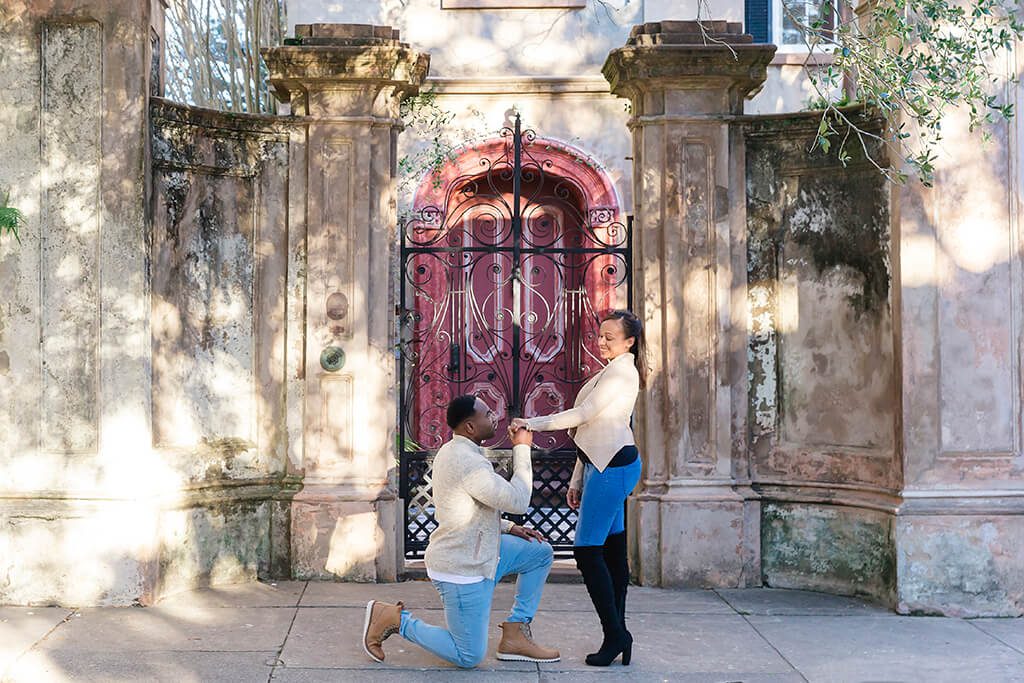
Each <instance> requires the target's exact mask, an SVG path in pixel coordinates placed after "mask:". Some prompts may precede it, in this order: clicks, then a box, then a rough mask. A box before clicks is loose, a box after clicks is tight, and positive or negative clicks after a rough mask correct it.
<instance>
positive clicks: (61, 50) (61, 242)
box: [39, 21, 104, 453]
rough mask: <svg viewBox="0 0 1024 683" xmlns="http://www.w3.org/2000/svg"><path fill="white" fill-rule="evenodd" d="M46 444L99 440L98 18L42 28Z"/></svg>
mask: <svg viewBox="0 0 1024 683" xmlns="http://www.w3.org/2000/svg"><path fill="white" fill-rule="evenodd" d="M40 58H41V74H40V90H41V107H42V116H41V121H40V153H41V157H42V159H41V160H42V169H43V170H42V178H43V196H42V206H41V212H40V213H41V221H40V226H39V227H40V234H41V236H42V238H41V240H40V256H39V258H40V264H39V265H40V275H39V277H40V292H41V301H42V306H41V310H40V316H39V319H40V330H39V332H40V339H41V342H42V349H41V351H42V354H41V366H40V368H39V370H40V374H41V380H42V381H41V383H42V396H41V401H42V405H41V406H40V414H41V416H42V419H41V424H40V430H41V431H40V443H41V444H42V447H43V449H44V450H47V451H51V452H59V453H92V452H95V450H96V448H97V447H98V445H99V438H100V436H99V411H100V406H99V402H98V399H99V380H100V377H99V346H100V291H101V287H102V282H101V277H102V273H100V267H99V266H100V247H101V244H102V240H101V237H100V232H101V230H102V221H101V213H102V206H101V202H100V180H101V164H102V150H101V144H102V126H103V121H102V117H103V113H104V88H103V34H102V27H101V26H100V24H99V23H98V22H95V21H84V22H75V23H66V22H55V23H47V22H44V23H43V27H42V33H41V48H40Z"/></svg>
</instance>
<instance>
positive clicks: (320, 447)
mask: <svg viewBox="0 0 1024 683" xmlns="http://www.w3.org/2000/svg"><path fill="white" fill-rule="evenodd" d="M295 33H296V37H295V38H293V39H290V40H287V41H285V42H286V44H285V45H284V46H282V47H276V48H272V49H268V50H264V53H263V54H264V58H265V59H266V62H267V65H268V66H269V68H270V72H271V75H270V81H271V83H272V84H273V86H274V88H275V91H276V94H277V96H278V97H279V99H281V100H282V101H285V102H289V103H290V105H291V111H292V114H293V115H294V116H296V117H300V118H301V120H303V121H304V122H305V123H306V128H305V130H306V140H305V143H306V149H307V150H308V153H307V154H306V155H304V158H297V159H296V162H295V163H298V164H302V165H303V166H304V168H302V169H296V170H297V171H298V173H297V174H296V175H298V176H300V177H304V180H305V183H306V201H305V205H304V206H301V204H300V206H299V210H300V211H304V213H305V217H306V224H307V232H306V242H305V253H306V257H307V262H306V282H307V287H306V293H305V294H306V297H305V313H306V325H305V330H304V332H305V357H306V360H305V367H304V373H305V386H304V389H305V392H306V396H305V408H304V411H305V412H304V417H303V418H302V420H303V444H302V446H301V447H300V448H296V449H295V450H293V459H295V458H298V459H300V461H301V462H299V463H296V464H298V465H299V467H300V469H301V470H302V472H303V475H304V479H303V483H304V488H303V490H302V491H301V492H300V493H299V494H298V495H296V497H295V498H294V500H293V507H292V572H293V575H294V576H295V577H296V578H342V579H347V580H357V581H375V580H377V581H389V580H395V578H396V574H397V562H398V552H399V550H398V547H399V546H398V545H397V544H396V540H397V539H398V538H399V531H400V528H399V527H400V524H401V514H400V508H399V504H398V500H397V495H396V491H395V486H394V477H393V476H391V474H392V470H393V468H394V466H395V437H394V424H395V416H396V414H397V406H396V392H395V377H394V367H395V360H394V354H393V353H392V334H391V325H392V320H393V315H394V314H393V306H392V304H391V293H390V291H389V290H390V282H391V274H390V269H389V265H390V262H391V259H392V252H393V250H394V247H395V243H396V237H395V235H396V232H395V222H396V209H395V207H396V199H395V184H394V175H395V165H396V141H397V135H398V131H399V129H400V127H401V122H400V119H399V118H398V106H399V103H400V102H401V100H402V99H403V98H404V97H406V96H408V95H411V94H415V93H416V92H418V88H419V85H420V84H421V83H422V82H423V79H424V78H425V77H426V75H427V69H428V65H429V57H428V56H427V55H426V54H423V53H420V52H416V51H415V50H412V49H410V48H409V46H408V45H407V44H405V43H401V42H399V40H398V31H396V30H393V29H392V28H390V27H387V26H367V25H355V24H313V25H305V26H304V25H299V26H296V27H295ZM300 248H301V247H300ZM295 453H297V456H296V455H294V454H295Z"/></svg>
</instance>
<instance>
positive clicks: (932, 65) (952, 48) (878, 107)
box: [783, 0, 1024, 185]
mask: <svg viewBox="0 0 1024 683" xmlns="http://www.w3.org/2000/svg"><path fill="white" fill-rule="evenodd" d="M799 1H800V2H802V0H799ZM783 6H784V9H785V12H786V15H787V17H788V18H789V19H790V20H791V21H792V22H793V24H794V25H795V26H796V27H798V28H799V30H800V31H801V32H802V35H803V39H804V42H805V45H806V48H807V49H808V50H809V51H811V52H819V53H820V52H830V53H832V55H833V61H832V63H831V64H828V65H826V66H822V67H817V68H812V67H807V71H808V75H809V77H810V80H811V83H812V84H813V87H814V89H815V91H816V93H817V96H818V97H817V98H816V100H815V101H814V103H813V106H814V107H815V108H818V109H821V110H822V117H821V122H820V124H819V127H818V135H817V138H816V141H815V145H816V146H817V147H818V148H820V149H821V150H822V151H823V152H825V153H829V152H835V153H836V154H838V156H839V158H840V160H842V161H843V162H845V161H847V160H849V158H850V153H849V149H850V145H858V146H860V147H862V148H863V149H864V151H865V153H866V152H867V149H868V144H867V143H868V141H869V138H877V139H878V141H880V142H882V143H883V144H884V145H885V147H886V149H887V150H888V156H889V159H888V160H881V159H872V161H873V162H875V164H876V166H878V168H879V170H880V171H881V172H882V173H884V174H885V175H886V176H887V177H889V178H890V179H892V180H896V181H899V182H903V181H905V180H906V179H907V178H908V176H916V177H917V178H918V179H920V180H921V182H923V183H924V184H925V185H931V183H932V179H933V175H934V171H935V161H936V157H937V151H938V149H939V148H940V146H941V144H942V126H943V121H944V120H947V116H948V115H949V114H950V113H952V111H953V110H954V109H958V108H961V107H962V108H963V111H965V112H966V114H967V115H968V117H969V118H968V122H969V128H970V130H971V131H972V132H975V133H977V134H979V135H980V137H981V138H983V139H987V138H988V135H989V133H988V130H989V127H988V126H987V124H991V123H994V122H997V121H999V120H1007V119H1009V118H1011V117H1012V116H1013V114H1014V111H1013V105H1012V104H1011V103H1008V102H1005V101H1003V100H1002V99H1001V97H1000V93H1002V92H1005V90H1006V87H1007V85H1008V84H1009V83H1011V82H1014V81H1015V79H1016V77H1017V75H1016V74H1015V73H1013V72H1012V70H1010V69H1008V68H1007V61H1008V58H1009V56H1010V55H1011V54H1012V50H1013V49H1014V46H1015V44H1016V43H1017V41H1019V40H1020V39H1021V37H1022V34H1024V23H1022V22H1021V18H1020V15H1019V9H1018V7H1017V4H1016V2H1012V1H1008V0H871V1H868V2H860V3H857V2H853V1H852V0H822V4H821V10H820V11H819V12H818V13H817V15H816V16H813V17H809V16H808V14H809V13H807V12H805V11H800V12H798V11H795V10H796V8H797V7H800V5H798V0H784V3H783ZM849 104H861V105H863V106H864V107H866V108H867V109H868V110H869V111H873V112H879V113H881V114H883V115H884V117H885V119H886V120H887V122H888V124H887V127H886V128H885V130H884V132H883V133H882V135H881V136H879V135H878V134H872V133H869V132H867V131H866V130H864V129H863V128H862V127H860V125H859V124H858V121H859V120H860V119H859V118H858V117H857V116H855V115H854V114H853V113H852V112H851V110H850V109H849V108H848V107H846V106H845V105H849ZM867 156H868V157H869V158H871V155H867Z"/></svg>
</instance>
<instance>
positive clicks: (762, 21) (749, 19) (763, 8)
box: [743, 0, 771, 43]
mask: <svg viewBox="0 0 1024 683" xmlns="http://www.w3.org/2000/svg"><path fill="white" fill-rule="evenodd" d="M770 1H771V0H745V2H744V7H743V19H744V23H745V24H746V28H747V33H749V34H750V35H752V36H754V42H755V43H767V42H769V37H768V26H769V23H768V3H769V2H770Z"/></svg>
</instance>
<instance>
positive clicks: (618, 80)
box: [601, 21, 775, 117]
mask: <svg viewBox="0 0 1024 683" xmlns="http://www.w3.org/2000/svg"><path fill="white" fill-rule="evenodd" d="M774 55H775V46H774V45H755V44H753V38H751V36H749V35H747V34H744V33H743V32H742V29H741V28H740V24H739V23H732V22H724V21H706V22H702V23H700V24H698V23H697V22H695V21H661V22H653V23H648V24H639V25H637V26H634V27H633V30H632V31H631V33H630V37H629V39H628V40H627V41H626V45H625V46H623V47H621V48H618V49H616V50H612V51H611V52H610V53H609V55H608V59H607V60H605V63H604V67H603V68H602V70H601V71H602V73H603V74H604V77H605V78H606V79H607V80H608V83H609V84H610V86H611V91H612V92H613V93H615V94H616V95H619V96H620V97H627V98H629V99H630V100H631V101H632V103H633V112H634V114H635V115H636V116H638V117H640V116H657V115H671V114H739V113H742V103H743V98H744V97H745V96H746V95H747V93H749V92H751V91H752V90H753V89H755V88H757V87H758V86H760V85H761V83H763V82H764V80H765V78H766V76H767V66H768V64H769V62H771V60H772V57H773V56H774Z"/></svg>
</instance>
